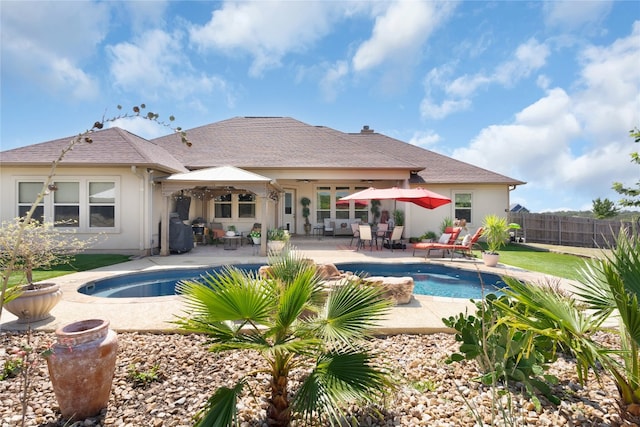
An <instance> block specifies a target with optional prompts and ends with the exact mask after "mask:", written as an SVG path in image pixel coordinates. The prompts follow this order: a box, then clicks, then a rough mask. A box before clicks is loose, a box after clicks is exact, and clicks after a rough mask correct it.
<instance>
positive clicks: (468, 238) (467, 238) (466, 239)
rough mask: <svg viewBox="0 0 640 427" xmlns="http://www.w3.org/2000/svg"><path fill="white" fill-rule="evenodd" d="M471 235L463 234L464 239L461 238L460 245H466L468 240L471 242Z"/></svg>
mask: <svg viewBox="0 0 640 427" xmlns="http://www.w3.org/2000/svg"><path fill="white" fill-rule="evenodd" d="M472 237H473V236H471V234H467V235H466V236H464V239H462V246H467V245H468V244H469V242H471V238H472Z"/></svg>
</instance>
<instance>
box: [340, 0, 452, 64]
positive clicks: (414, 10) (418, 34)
mask: <svg viewBox="0 0 640 427" xmlns="http://www.w3.org/2000/svg"><path fill="white" fill-rule="evenodd" d="M454 7H455V3H454V2H435V3H431V2H421V1H395V2H392V3H389V6H388V8H387V10H386V11H385V12H384V14H383V15H380V16H377V17H376V22H375V26H374V28H373V33H372V35H371V38H370V39H369V40H367V41H365V42H364V43H362V44H361V45H360V47H359V48H358V51H357V52H356V54H355V55H354V57H353V69H354V71H356V72H361V71H365V70H368V69H370V68H373V67H376V66H379V65H380V64H382V63H384V62H387V61H388V60H390V59H392V60H394V61H398V60H400V61H401V62H406V61H412V58H414V56H415V54H416V52H419V51H420V50H421V48H422V46H423V44H424V43H425V42H426V41H427V39H428V38H429V36H430V35H431V33H432V32H433V31H434V30H435V29H436V28H438V26H439V25H441V24H442V22H443V21H445V20H446V19H447V18H448V17H449V15H450V13H451V11H452V10H453V9H454Z"/></svg>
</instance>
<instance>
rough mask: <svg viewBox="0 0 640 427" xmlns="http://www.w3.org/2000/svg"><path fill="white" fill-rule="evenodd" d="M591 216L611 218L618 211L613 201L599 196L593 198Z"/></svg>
mask: <svg viewBox="0 0 640 427" xmlns="http://www.w3.org/2000/svg"><path fill="white" fill-rule="evenodd" d="M592 202H593V208H592V210H593V216H595V217H596V218H598V219H604V218H612V217H614V216H616V215H618V212H619V211H620V210H619V209H618V208H617V207H616V204H615V203H614V202H612V201H611V200H609V199H604V200H601V199H600V197H598V198H597V199H595V200H593V201H592Z"/></svg>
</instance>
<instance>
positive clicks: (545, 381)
mask: <svg viewBox="0 0 640 427" xmlns="http://www.w3.org/2000/svg"><path fill="white" fill-rule="evenodd" d="M497 301H500V303H501V304H504V305H507V306H509V307H511V308H514V309H518V306H517V303H515V302H513V301H510V300H509V298H508V297H506V296H504V295H503V296H500V297H498V296H496V295H495V294H488V295H486V296H485V299H484V300H483V301H473V302H474V303H475V305H476V308H477V311H476V313H475V315H470V314H466V313H460V314H458V315H457V316H451V317H449V318H448V319H442V321H443V322H444V324H445V325H446V326H448V327H450V328H453V329H455V330H456V335H455V339H456V341H458V342H460V343H461V344H460V352H459V353H453V354H452V355H450V356H449V357H448V358H447V360H446V363H448V364H450V363H453V362H459V361H462V360H475V361H476V362H477V363H478V365H479V368H480V371H481V375H480V377H479V380H480V381H481V382H482V383H483V384H487V385H495V384H496V383H497V382H501V383H504V384H508V383H510V382H518V383H520V384H522V385H523V386H524V388H525V390H526V392H527V394H528V395H529V396H530V397H531V399H532V401H533V402H534V404H535V405H536V407H538V408H539V407H540V401H539V400H538V398H537V397H536V396H535V391H536V390H537V391H539V392H540V393H542V394H543V395H544V396H545V397H546V398H547V399H549V401H551V402H553V403H556V404H558V403H560V399H559V398H558V397H557V396H555V395H553V393H552V390H551V387H550V386H549V384H556V383H557V382H558V379H557V378H556V377H554V376H552V375H547V374H545V371H546V370H547V364H548V363H550V362H552V361H554V360H555V358H556V355H555V343H554V341H553V340H552V339H550V338H548V337H544V336H540V335H535V334H532V333H530V332H528V331H522V330H518V329H515V328H511V327H509V326H508V325H507V324H505V323H503V322H502V321H501V320H502V318H503V316H504V313H503V312H502V311H501V309H500V308H499V307H497V306H496V304H495V303H496V302H497ZM525 350H528V351H525Z"/></svg>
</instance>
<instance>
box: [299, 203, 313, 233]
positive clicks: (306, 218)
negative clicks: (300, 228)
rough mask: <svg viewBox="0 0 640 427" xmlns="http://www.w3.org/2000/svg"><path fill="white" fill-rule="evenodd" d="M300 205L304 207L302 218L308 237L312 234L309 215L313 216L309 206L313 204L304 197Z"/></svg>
mask: <svg viewBox="0 0 640 427" xmlns="http://www.w3.org/2000/svg"><path fill="white" fill-rule="evenodd" d="M300 204H301V205H302V216H303V217H304V234H305V235H307V236H308V235H309V234H310V233H311V223H310V222H309V215H310V214H311V210H310V209H309V205H310V204H311V199H309V198H308V197H303V198H302V199H300Z"/></svg>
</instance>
